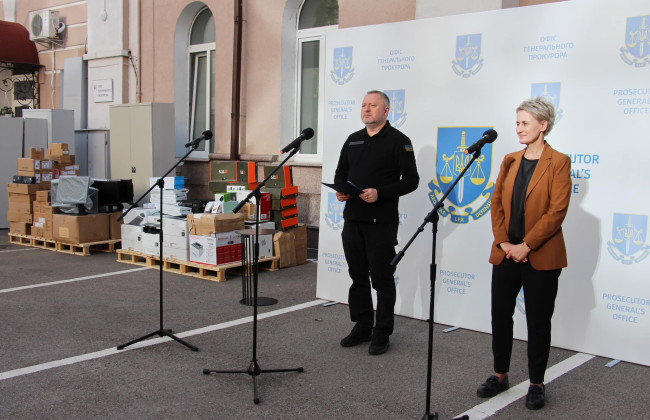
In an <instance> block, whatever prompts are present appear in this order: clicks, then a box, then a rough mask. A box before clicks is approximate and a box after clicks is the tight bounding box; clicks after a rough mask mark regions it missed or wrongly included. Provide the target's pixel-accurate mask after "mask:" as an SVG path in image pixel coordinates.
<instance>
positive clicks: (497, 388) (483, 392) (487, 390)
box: [476, 375, 510, 398]
mask: <svg viewBox="0 0 650 420" xmlns="http://www.w3.org/2000/svg"><path fill="white" fill-rule="evenodd" d="M508 388H510V383H509V382H508V377H507V376H506V377H505V378H504V379H503V381H502V382H499V378H497V377H496V376H495V375H492V376H490V377H489V378H487V380H486V381H485V382H483V383H482V384H481V385H480V386H479V387H478V389H477V390H476V395H478V396H479V397H480V398H491V397H494V396H495V395H497V394H498V393H500V392H503V391H505V390H507V389H508Z"/></svg>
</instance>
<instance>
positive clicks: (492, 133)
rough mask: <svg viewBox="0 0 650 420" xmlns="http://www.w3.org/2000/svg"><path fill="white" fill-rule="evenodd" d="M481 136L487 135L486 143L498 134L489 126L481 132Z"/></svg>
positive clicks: (494, 138) (490, 141)
mask: <svg viewBox="0 0 650 420" xmlns="http://www.w3.org/2000/svg"><path fill="white" fill-rule="evenodd" d="M483 136H487V137H488V143H492V142H493V141H494V140H496V139H497V136H498V134H497V132H496V131H494V130H493V129H491V128H490V129H489V130H486V131H485V133H483Z"/></svg>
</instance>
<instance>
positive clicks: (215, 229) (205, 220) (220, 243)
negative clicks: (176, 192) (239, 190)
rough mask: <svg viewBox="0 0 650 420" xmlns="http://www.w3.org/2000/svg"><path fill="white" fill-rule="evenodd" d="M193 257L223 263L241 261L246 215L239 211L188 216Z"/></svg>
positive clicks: (198, 260)
mask: <svg viewBox="0 0 650 420" xmlns="http://www.w3.org/2000/svg"><path fill="white" fill-rule="evenodd" d="M187 226H188V230H189V233H190V236H189V252H190V261H192V262H197V263H202V264H208V265H220V264H227V263H232V262H236V261H241V259H242V254H241V235H240V234H239V233H237V231H238V230H242V229H244V215H243V214H240V213H237V214H232V213H221V214H213V213H197V214H190V215H189V216H188V217H187Z"/></svg>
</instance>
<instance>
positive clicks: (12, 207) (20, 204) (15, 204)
mask: <svg viewBox="0 0 650 420" xmlns="http://www.w3.org/2000/svg"><path fill="white" fill-rule="evenodd" d="M28 197H31V196H28ZM32 203H33V202H32V201H29V200H20V201H13V200H11V199H10V200H9V206H8V207H7V212H8V213H22V214H32V213H33V212H32Z"/></svg>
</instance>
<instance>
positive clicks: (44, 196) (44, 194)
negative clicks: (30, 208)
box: [36, 190, 50, 203]
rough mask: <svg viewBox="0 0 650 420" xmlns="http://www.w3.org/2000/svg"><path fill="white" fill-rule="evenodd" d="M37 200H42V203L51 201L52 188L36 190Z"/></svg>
mask: <svg viewBox="0 0 650 420" xmlns="http://www.w3.org/2000/svg"><path fill="white" fill-rule="evenodd" d="M36 201H40V202H42V203H49V202H50V190H41V191H36Z"/></svg>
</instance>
